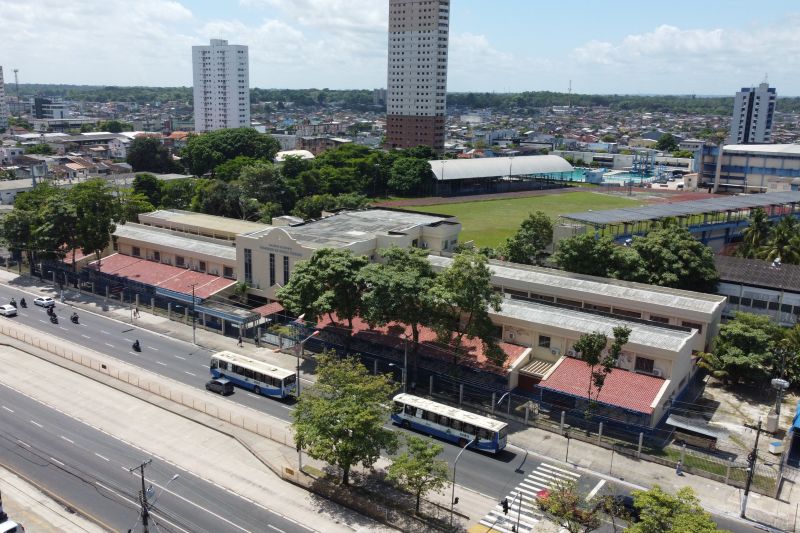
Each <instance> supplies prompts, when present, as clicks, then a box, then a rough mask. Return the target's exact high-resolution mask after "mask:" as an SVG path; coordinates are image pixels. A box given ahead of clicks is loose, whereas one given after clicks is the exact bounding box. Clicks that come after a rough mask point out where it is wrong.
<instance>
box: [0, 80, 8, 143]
mask: <svg viewBox="0 0 800 533" xmlns="http://www.w3.org/2000/svg"><path fill="white" fill-rule="evenodd" d="M6 128H8V102H6V86H5V84H4V83H3V67H2V66H0V130H5V129H6Z"/></svg>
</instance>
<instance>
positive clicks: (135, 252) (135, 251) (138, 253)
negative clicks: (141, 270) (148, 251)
mask: <svg viewBox="0 0 800 533" xmlns="http://www.w3.org/2000/svg"><path fill="white" fill-rule="evenodd" d="M131 255H132V256H133V257H141V256H142V250H140V249H139V247H138V246H134V247H133V248H131Z"/></svg>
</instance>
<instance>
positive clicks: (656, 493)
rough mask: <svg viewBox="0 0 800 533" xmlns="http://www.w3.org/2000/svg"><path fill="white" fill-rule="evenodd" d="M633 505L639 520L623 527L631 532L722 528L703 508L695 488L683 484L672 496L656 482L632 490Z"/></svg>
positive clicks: (672, 532) (706, 531)
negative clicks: (640, 488) (643, 488)
mask: <svg viewBox="0 0 800 533" xmlns="http://www.w3.org/2000/svg"><path fill="white" fill-rule="evenodd" d="M633 505H634V507H636V509H637V510H638V511H639V521H638V522H636V523H634V524H631V526H630V527H629V528H628V529H627V530H626V531H629V532H631V533H683V532H686V531H691V532H692V533H712V532H717V531H721V530H720V529H718V528H717V525H716V524H715V523H714V521H713V520H712V519H711V515H710V514H708V513H707V512H706V511H704V510H703V507H702V505H701V504H700V501H699V500H698V499H697V496H695V494H694V491H693V490H692V489H691V488H689V487H683V488H681V489H679V490H678V492H676V493H675V494H674V495H673V494H669V493H667V492H665V491H664V490H663V489H661V487H659V486H658V485H655V486H653V487H652V488H651V489H650V490H646V491H644V490H635V491H633Z"/></svg>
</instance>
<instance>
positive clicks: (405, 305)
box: [360, 247, 436, 382]
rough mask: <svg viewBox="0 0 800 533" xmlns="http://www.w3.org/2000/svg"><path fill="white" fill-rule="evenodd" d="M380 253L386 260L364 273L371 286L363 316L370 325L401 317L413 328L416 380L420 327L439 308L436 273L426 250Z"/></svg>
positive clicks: (414, 378)
mask: <svg viewBox="0 0 800 533" xmlns="http://www.w3.org/2000/svg"><path fill="white" fill-rule="evenodd" d="M378 253H379V254H380V256H381V257H382V258H383V262H382V263H371V264H369V265H367V266H365V267H364V268H363V269H361V273H360V281H361V283H363V285H364V286H365V287H367V289H366V290H365V292H364V295H363V300H362V309H363V311H362V314H363V318H364V319H365V320H366V321H367V322H369V324H370V325H380V326H383V325H386V324H387V323H389V322H392V321H397V322H400V323H402V324H405V325H407V326H409V327H410V328H411V341H412V351H411V353H412V366H413V373H411V372H409V376H413V381H414V382H416V376H417V358H418V353H419V331H420V327H421V326H422V325H423V324H427V323H428V322H429V321H430V317H431V316H432V315H433V313H434V312H435V310H436V305H435V301H434V300H433V298H432V295H431V288H432V287H433V284H434V281H435V280H436V274H435V272H434V271H433V268H432V267H431V263H430V261H428V259H427V255H428V254H427V253H426V252H425V251H424V250H420V249H418V248H398V247H392V248H387V249H384V250H380V251H379V252H378ZM406 371H407V372H408V371H409V369H406Z"/></svg>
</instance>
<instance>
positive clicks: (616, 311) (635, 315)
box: [614, 307, 642, 318]
mask: <svg viewBox="0 0 800 533" xmlns="http://www.w3.org/2000/svg"><path fill="white" fill-rule="evenodd" d="M614 314H615V315H622V316H629V317H631V318H642V313H640V312H638V311H628V310H627V309H619V308H617V307H615V308H614Z"/></svg>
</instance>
